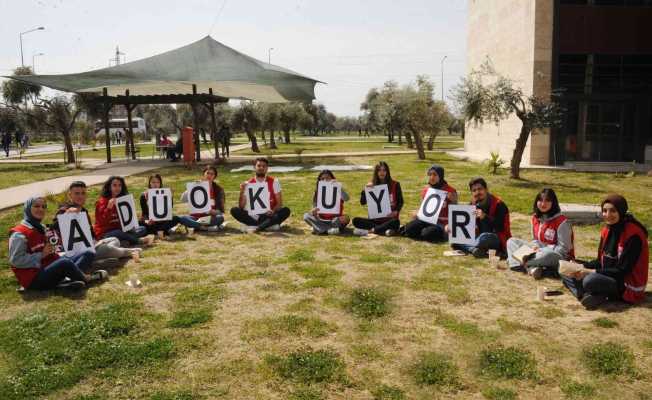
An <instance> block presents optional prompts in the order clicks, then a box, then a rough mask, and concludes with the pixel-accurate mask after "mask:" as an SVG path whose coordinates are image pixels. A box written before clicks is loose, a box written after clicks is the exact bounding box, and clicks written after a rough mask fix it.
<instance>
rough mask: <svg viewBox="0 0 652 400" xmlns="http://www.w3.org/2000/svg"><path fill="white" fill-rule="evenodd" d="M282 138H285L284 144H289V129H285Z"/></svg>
mask: <svg viewBox="0 0 652 400" xmlns="http://www.w3.org/2000/svg"><path fill="white" fill-rule="evenodd" d="M284 136H285V144H290V130H289V129H287V130H286V131H285V132H284Z"/></svg>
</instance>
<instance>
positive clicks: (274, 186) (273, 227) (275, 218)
mask: <svg viewBox="0 0 652 400" xmlns="http://www.w3.org/2000/svg"><path fill="white" fill-rule="evenodd" d="M268 168H269V161H268V160H267V159H266V158H262V157H260V158H257V159H256V160H255V161H254V170H255V175H256V176H254V177H253V178H251V179H249V180H247V181H245V182H243V183H241V184H240V198H239V201H238V207H233V208H232V209H231V215H232V216H233V218H235V219H236V220H238V221H239V222H240V223H242V224H243V225H245V226H246V227H248V228H247V230H250V231H255V232H261V231H264V230H270V231H277V230H279V229H280V228H281V223H282V222H283V221H285V220H286V219H287V218H288V217H289V216H290V209H289V208H287V207H283V197H282V195H281V184H280V183H279V181H278V179H276V178H274V177H272V176H268V175H267V169H268ZM263 182H264V183H266V184H267V189H268V191H269V211H267V212H265V213H263V214H255V213H253V211H251V210H246V209H245V207H246V205H247V204H246V203H247V196H246V195H245V188H246V187H247V184H250V183H263Z"/></svg>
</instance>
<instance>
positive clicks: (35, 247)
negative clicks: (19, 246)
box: [9, 224, 59, 289]
mask: <svg viewBox="0 0 652 400" xmlns="http://www.w3.org/2000/svg"><path fill="white" fill-rule="evenodd" d="M9 232H11V233H21V234H23V235H25V237H26V238H27V252H28V253H30V254H32V253H38V252H41V251H43V247H45V243H46V240H47V239H46V237H45V235H44V234H42V233H41V232H39V231H37V230H36V229H34V228H30V227H27V226H25V225H23V224H20V225H16V226H15V227H13V228H11V230H10V231H9ZM58 258H59V255H58V254H57V253H52V254H49V255H47V256H46V257H43V258H41V267H40V268H16V267H14V266H13V265H12V266H11V270H12V271H13V272H14V275H16V279H18V283H20V286H22V287H24V288H26V289H27V288H29V286H30V285H31V284H32V281H33V280H34V278H36V275H38V273H39V271H40V269H41V268H43V267H46V266H48V265H50V264H52V263H53V262H54V261H56V260H57V259H58Z"/></svg>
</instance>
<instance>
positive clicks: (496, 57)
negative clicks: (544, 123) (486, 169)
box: [464, 0, 554, 164]
mask: <svg viewBox="0 0 652 400" xmlns="http://www.w3.org/2000/svg"><path fill="white" fill-rule="evenodd" d="M553 16H554V13H553V1H551V0H491V1H486V0H469V24H468V25H469V32H468V38H467V40H468V47H467V48H468V50H467V59H468V72H470V71H471V70H473V69H477V68H478V67H479V66H480V65H481V64H482V63H483V62H485V60H487V59H489V60H490V62H491V64H492V65H493V67H494V68H495V69H496V71H497V72H498V73H500V74H502V75H505V76H507V77H509V78H511V79H513V80H514V81H515V83H516V84H517V85H519V86H520V87H521V88H523V90H524V92H525V93H526V94H528V95H529V94H532V93H534V94H536V95H540V96H546V95H548V94H549V93H550V88H551V77H552V44H553ZM520 128H521V123H520V120H519V119H518V118H516V117H515V116H512V117H510V118H509V119H507V120H504V121H501V122H500V123H499V124H498V125H496V124H494V123H485V124H484V125H481V126H477V127H475V126H473V125H471V126H469V127H468V129H467V133H466V137H465V143H464V146H465V150H466V151H467V152H469V153H472V154H473V155H474V156H475V157H481V158H488V157H489V153H490V152H492V151H494V152H495V151H497V152H498V153H500V155H501V157H502V158H503V159H505V160H511V156H512V152H513V151H514V144H515V142H516V138H517V137H518V134H519V133H520ZM549 147H550V135H549V134H548V133H547V132H539V133H537V134H535V135H532V136H531V137H530V140H528V144H527V147H526V149H525V152H524V155H523V162H524V163H525V164H548V163H549V156H548V155H549Z"/></svg>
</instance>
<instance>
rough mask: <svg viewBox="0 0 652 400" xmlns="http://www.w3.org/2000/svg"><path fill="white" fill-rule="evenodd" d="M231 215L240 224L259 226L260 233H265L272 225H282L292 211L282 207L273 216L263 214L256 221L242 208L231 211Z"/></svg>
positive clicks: (234, 208)
mask: <svg viewBox="0 0 652 400" xmlns="http://www.w3.org/2000/svg"><path fill="white" fill-rule="evenodd" d="M231 215H232V216H233V218H235V219H236V220H237V221H238V222H240V223H242V224H245V225H249V226H257V227H258V230H259V231H263V230H265V229H267V228H269V227H270V226H272V225H280V224H281V223H282V222H283V221H285V220H286V219H288V217H289V216H290V209H289V208H287V207H281V208H279V209H278V210H276V212H275V213H274V214H272V215H271V216H270V215H267V214H262V215H260V216H258V220H255V219H254V218H252V217H251V215H249V213H248V212H247V210H245V209H242V208H240V207H233V208H232V209H231Z"/></svg>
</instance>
